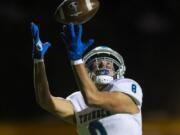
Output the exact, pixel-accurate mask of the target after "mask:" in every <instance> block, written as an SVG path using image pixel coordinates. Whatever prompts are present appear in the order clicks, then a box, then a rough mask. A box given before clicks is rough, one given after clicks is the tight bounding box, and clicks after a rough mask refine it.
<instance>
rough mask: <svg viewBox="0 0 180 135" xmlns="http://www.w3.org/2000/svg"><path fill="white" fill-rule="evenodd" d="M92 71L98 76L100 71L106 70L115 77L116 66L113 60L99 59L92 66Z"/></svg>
mask: <svg viewBox="0 0 180 135" xmlns="http://www.w3.org/2000/svg"><path fill="white" fill-rule="evenodd" d="M92 69H93V72H94V73H95V74H96V75H97V74H98V72H99V71H101V70H103V69H106V70H107V72H108V75H109V76H114V66H113V62H112V61H111V60H107V59H98V60H96V61H94V63H93V64H92Z"/></svg>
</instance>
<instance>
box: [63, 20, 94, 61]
mask: <svg viewBox="0 0 180 135" xmlns="http://www.w3.org/2000/svg"><path fill="white" fill-rule="evenodd" d="M68 27H69V29H68V28H67V25H64V26H63V32H61V35H62V38H63V40H64V42H65V44H66V46H67V49H68V55H69V58H70V60H72V61H76V60H79V59H82V57H83V54H84V52H85V51H86V50H87V49H88V47H90V46H91V45H92V44H93V43H94V39H90V40H88V42H86V43H83V42H82V40H81V38H82V31H83V28H82V25H81V24H79V25H77V26H75V25H74V24H73V23H71V24H70V25H68Z"/></svg>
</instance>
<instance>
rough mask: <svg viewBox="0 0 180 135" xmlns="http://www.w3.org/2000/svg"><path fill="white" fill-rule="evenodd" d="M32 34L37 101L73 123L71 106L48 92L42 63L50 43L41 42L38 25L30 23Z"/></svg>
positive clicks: (46, 108)
mask: <svg viewBox="0 0 180 135" xmlns="http://www.w3.org/2000/svg"><path fill="white" fill-rule="evenodd" d="M31 31H32V36H33V54H32V56H33V60H34V87H35V96H36V101H37V103H38V104H39V105H40V106H41V107H42V108H43V109H45V110H46V111H48V112H50V113H52V114H54V115H55V116H57V117H59V118H61V119H62V120H64V121H67V122H69V123H75V121H74V111H73V106H72V104H71V103H70V101H68V100H65V99H64V98H60V97H55V96H53V95H52V94H51V93H50V90H49V84H48V79H47V75H46V70H45V64H44V55H45V53H46V51H47V50H48V48H49V47H50V43H48V42H46V43H42V42H41V40H40V38H39V29H38V26H37V25H36V24H34V23H31Z"/></svg>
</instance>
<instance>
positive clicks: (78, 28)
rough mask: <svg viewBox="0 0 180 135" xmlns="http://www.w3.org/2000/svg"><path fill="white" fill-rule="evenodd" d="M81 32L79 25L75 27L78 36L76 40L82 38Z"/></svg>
mask: <svg viewBox="0 0 180 135" xmlns="http://www.w3.org/2000/svg"><path fill="white" fill-rule="evenodd" d="M82 31H83V28H82V25H81V24H79V25H78V26H77V35H78V38H81V37H82Z"/></svg>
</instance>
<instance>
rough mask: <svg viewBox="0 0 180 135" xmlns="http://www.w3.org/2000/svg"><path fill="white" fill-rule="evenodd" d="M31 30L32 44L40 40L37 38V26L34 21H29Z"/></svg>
mask: <svg viewBox="0 0 180 135" xmlns="http://www.w3.org/2000/svg"><path fill="white" fill-rule="evenodd" d="M31 32H32V36H33V40H34V44H37V42H38V41H39V40H40V38H39V28H38V26H37V25H36V24H35V23H33V22H32V23H31Z"/></svg>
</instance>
